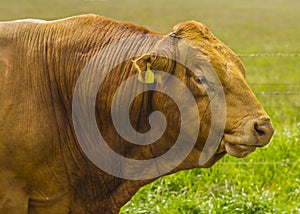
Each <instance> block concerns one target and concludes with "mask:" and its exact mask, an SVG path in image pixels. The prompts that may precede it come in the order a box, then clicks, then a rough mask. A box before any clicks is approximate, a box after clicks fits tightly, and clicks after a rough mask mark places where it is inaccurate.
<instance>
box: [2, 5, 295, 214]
mask: <svg viewBox="0 0 300 214" xmlns="http://www.w3.org/2000/svg"><path fill="white" fill-rule="evenodd" d="M82 13H96V14H100V15H104V16H109V17H112V18H115V19H119V20H123V21H130V22H135V23H138V24H141V25H144V26H147V27H149V28H151V29H153V30H157V31H162V32H166V33H167V32H169V31H170V30H171V28H172V26H173V25H175V24H176V23H178V22H181V21H187V20H192V19H193V20H197V21H200V22H203V23H205V24H206V25H208V26H209V28H210V29H211V30H212V31H213V32H214V33H215V34H216V35H217V37H218V38H220V39H221V40H222V41H224V42H225V43H226V44H227V45H228V46H229V47H231V48H232V49H233V50H234V51H235V52H236V53H240V54H248V53H278V52H281V53H300V22H299V21H300V1H298V0H263V1H261V0H252V1H245V0H227V1H223V0H215V1H210V0H188V1H187V0H185V1H184V0H161V1H159V0H152V1H149V0H123V1H121V0H107V1H96V0H95V1H93V0H72V1H71V0H64V1H60V0H49V1H47V2H45V1H38V0H27V1H25V0H20V1H7V0H0V19H1V20H10V19H20V18H29V17H31V18H42V19H56V18H60V17H66V16H71V15H76V14H82ZM241 59H242V60H243V62H244V64H245V66H246V68H247V81H248V82H249V83H250V85H251V87H252V88H253V90H254V91H255V92H257V97H258V99H259V100H260V101H261V102H262V104H263V106H264V107H265V109H266V111H267V112H268V113H269V115H270V116H271V118H272V121H273V125H274V127H275V129H276V133H275V136H274V138H273V140H272V142H271V143H270V145H269V146H268V147H266V148H262V149H258V150H257V151H256V152H255V153H253V154H251V155H249V157H247V158H245V159H236V158H232V157H228V156H226V157H225V158H223V159H222V160H221V161H220V162H219V163H217V164H216V165H215V166H213V167H212V168H210V169H194V170H189V171H183V172H179V173H177V174H175V175H171V176H166V177H163V178H161V179H159V180H157V181H156V182H154V183H152V184H150V185H148V186H146V187H144V188H142V189H141V190H140V191H139V192H138V194H136V195H135V196H134V198H133V199H132V200H131V201H130V202H129V203H128V204H127V205H126V206H125V207H123V209H122V211H121V213H165V214H168V213H170V214H171V213H300V161H299V157H300V56H281V57H279V56H270V57H246V56H244V57H241ZM285 83H289V84H285ZM291 83H292V84H291ZM262 92H265V93H262ZM270 92H271V93H270ZM274 92H279V93H274ZM287 92H289V93H287Z"/></svg>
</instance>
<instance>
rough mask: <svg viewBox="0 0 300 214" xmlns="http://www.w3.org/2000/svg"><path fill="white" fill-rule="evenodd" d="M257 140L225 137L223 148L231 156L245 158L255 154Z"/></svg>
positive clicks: (222, 143)
mask: <svg viewBox="0 0 300 214" xmlns="http://www.w3.org/2000/svg"><path fill="white" fill-rule="evenodd" d="M254 141H255V139H243V138H241V137H235V136H232V135H225V136H224V138H223V140H222V142H221V146H220V147H222V148H223V149H224V150H225V151H226V152H227V153H228V154H229V155H231V156H233V157H237V158H244V157H246V156H248V155H249V154H250V153H252V152H254V151H255V149H256V147H257V146H255V145H253V144H255V143H254Z"/></svg>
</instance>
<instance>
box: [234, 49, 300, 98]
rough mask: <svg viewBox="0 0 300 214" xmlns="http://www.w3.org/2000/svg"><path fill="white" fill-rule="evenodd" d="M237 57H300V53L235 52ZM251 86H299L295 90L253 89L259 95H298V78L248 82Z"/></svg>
mask: <svg viewBox="0 0 300 214" xmlns="http://www.w3.org/2000/svg"><path fill="white" fill-rule="evenodd" d="M237 55H238V56H239V57H300V53H248V54H237ZM249 84H250V85H252V86H296V88H297V86H299V88H297V90H296V91H254V93H255V94H260V95H270V96H274V95H300V79H299V80H297V81H296V82H281V83H278V82H264V83H249Z"/></svg>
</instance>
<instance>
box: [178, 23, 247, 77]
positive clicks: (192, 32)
mask: <svg viewBox="0 0 300 214" xmlns="http://www.w3.org/2000/svg"><path fill="white" fill-rule="evenodd" d="M173 33H174V34H175V35H176V36H177V37H179V38H181V39H182V40H183V41H184V42H186V43H188V44H189V45H191V46H192V47H194V48H195V49H197V50H199V52H200V53H201V54H203V55H204V57H205V58H206V59H207V60H208V61H209V62H210V63H211V64H212V66H213V67H214V68H215V70H216V72H217V73H218V75H219V76H223V75H225V73H224V72H226V73H227V74H229V73H230V74H231V75H238V76H240V75H243V76H245V68H244V66H243V64H242V62H241V61H240V59H239V58H238V57H237V55H236V54H235V53H234V52H233V51H232V50H231V49H230V48H229V47H227V46H226V45H225V44H224V43H222V42H221V41H220V40H219V39H217V38H216V37H215V36H214V35H213V34H212V32H211V31H210V30H209V29H208V28H207V27H206V26H205V25H203V24H201V23H199V22H195V21H190V22H184V23H179V24H177V25H176V26H174V28H173Z"/></svg>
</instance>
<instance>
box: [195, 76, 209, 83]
mask: <svg viewBox="0 0 300 214" xmlns="http://www.w3.org/2000/svg"><path fill="white" fill-rule="evenodd" d="M196 81H197V82H198V83H199V84H205V85H207V84H208V81H207V79H206V78H205V77H203V76H200V77H197V78H196Z"/></svg>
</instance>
